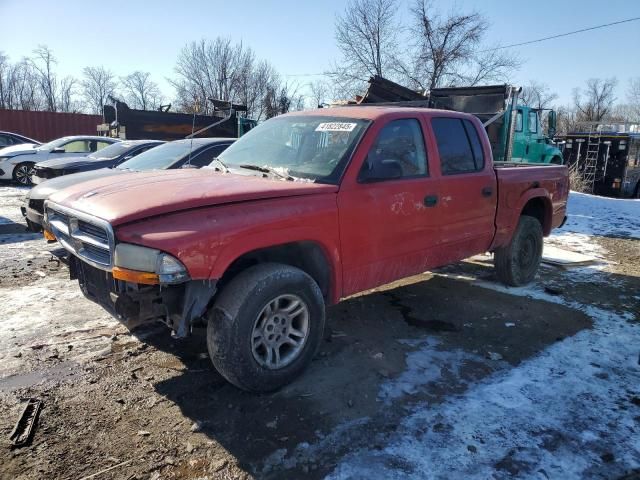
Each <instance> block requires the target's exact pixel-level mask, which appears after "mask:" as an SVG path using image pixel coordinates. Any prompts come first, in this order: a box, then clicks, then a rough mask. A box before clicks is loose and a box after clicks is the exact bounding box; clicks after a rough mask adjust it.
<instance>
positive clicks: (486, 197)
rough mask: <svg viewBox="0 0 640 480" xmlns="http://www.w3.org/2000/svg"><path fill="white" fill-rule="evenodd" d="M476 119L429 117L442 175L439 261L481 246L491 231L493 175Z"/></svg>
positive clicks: (487, 241) (486, 243)
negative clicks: (473, 120)
mask: <svg viewBox="0 0 640 480" xmlns="http://www.w3.org/2000/svg"><path fill="white" fill-rule="evenodd" d="M475 123H477V125H476V124H475ZM475 123H474V122H472V121H471V120H469V119H466V118H454V117H434V118H432V119H431V126H432V130H433V134H434V137H435V143H436V145H437V151H438V160H439V162H438V166H439V168H440V175H441V182H440V197H441V204H440V215H441V216H442V225H441V228H440V241H441V245H440V247H439V249H438V252H439V259H438V260H439V261H438V264H439V265H444V264H446V263H450V262H454V261H458V260H462V259H463V258H467V257H469V256H471V255H475V254H477V253H480V252H483V251H485V250H486V249H487V248H489V245H490V244H491V241H492V240H493V236H494V233H495V215H496V204H497V198H498V192H497V186H496V176H495V172H494V170H493V166H492V164H491V162H490V161H487V160H486V159H489V158H491V152H490V151H489V150H488V149H484V148H483V144H482V142H481V141H480V136H479V133H478V132H479V131H481V130H480V129H481V128H482V125H481V124H480V123H479V122H475Z"/></svg>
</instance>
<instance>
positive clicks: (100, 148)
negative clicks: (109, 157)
mask: <svg viewBox="0 0 640 480" xmlns="http://www.w3.org/2000/svg"><path fill="white" fill-rule="evenodd" d="M109 145H112V144H111V143H109V142H101V141H98V144H97V146H96V150H102V149H103V148H104V147H108V146H109ZM92 151H93V150H92Z"/></svg>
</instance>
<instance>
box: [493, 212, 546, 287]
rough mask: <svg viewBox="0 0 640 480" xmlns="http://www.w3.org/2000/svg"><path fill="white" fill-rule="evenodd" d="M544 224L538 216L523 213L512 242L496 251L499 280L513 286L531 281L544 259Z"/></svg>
mask: <svg viewBox="0 0 640 480" xmlns="http://www.w3.org/2000/svg"><path fill="white" fill-rule="evenodd" d="M542 248H543V238H542V225H541V224H540V222H539V221H538V219H537V218H534V217H530V216H528V215H522V216H521V217H520V221H519V222H518V226H517V227H516V231H515V233H514V235H513V238H512V239H511V243H510V244H509V245H507V246H506V247H502V248H498V249H497V250H496V251H495V252H494V257H493V262H494V265H495V269H496V275H497V276H498V280H500V281H501V282H502V283H505V284H506V285H510V286H512V287H519V286H521V285H526V284H527V283H529V282H531V281H532V280H533V278H534V277H535V276H536V272H537V271H538V267H539V266H540V260H541V259H542Z"/></svg>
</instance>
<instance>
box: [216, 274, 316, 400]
mask: <svg viewBox="0 0 640 480" xmlns="http://www.w3.org/2000/svg"><path fill="white" fill-rule="evenodd" d="M324 322H325V313H324V300H323V298H322V293H321V291H320V288H319V287H318V285H317V284H316V282H315V281H314V280H313V279H312V278H311V277H310V276H309V275H307V274H306V273H305V272H303V271H302V270H300V269H298V268H295V267H291V266H288V265H282V264H276V263H265V264H260V265H256V266H254V267H251V268H249V269H247V270H245V271H244V272H242V273H240V274H239V275H238V276H237V277H235V278H234V279H233V280H232V281H231V282H230V283H229V284H228V285H226V286H225V287H224V289H223V291H222V292H221V293H220V297H219V298H218V299H217V300H216V302H215V304H214V306H213V308H212V311H211V312H210V314H209V320H208V325H207V347H208V350H209V355H210V357H211V360H212V362H213V364H214V366H215V367H216V369H217V370H218V371H219V372H220V373H221V374H222V376H224V377H225V378H226V379H227V380H229V381H230V382H231V383H233V384H234V385H236V386H237V387H239V388H241V389H243V390H249V391H256V392H262V391H270V390H275V389H277V388H279V387H281V386H282V385H285V384H287V383H289V382H290V381H292V380H293V379H294V378H295V377H296V376H297V375H298V374H300V373H301V372H302V371H303V370H304V368H305V367H306V366H307V365H308V364H309V363H310V362H311V359H312V358H313V356H314V355H315V353H316V351H317V349H318V347H319V345H320V342H321V340H322V335H323V331H324Z"/></svg>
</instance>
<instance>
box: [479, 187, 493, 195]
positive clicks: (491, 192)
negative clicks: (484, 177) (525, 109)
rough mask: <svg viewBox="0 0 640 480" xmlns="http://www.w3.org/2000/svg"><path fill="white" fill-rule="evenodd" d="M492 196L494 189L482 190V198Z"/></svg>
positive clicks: (485, 188)
mask: <svg viewBox="0 0 640 480" xmlns="http://www.w3.org/2000/svg"><path fill="white" fill-rule="evenodd" d="M491 195H493V188H491V187H484V188H483V189H482V196H483V197H490V196H491Z"/></svg>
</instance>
